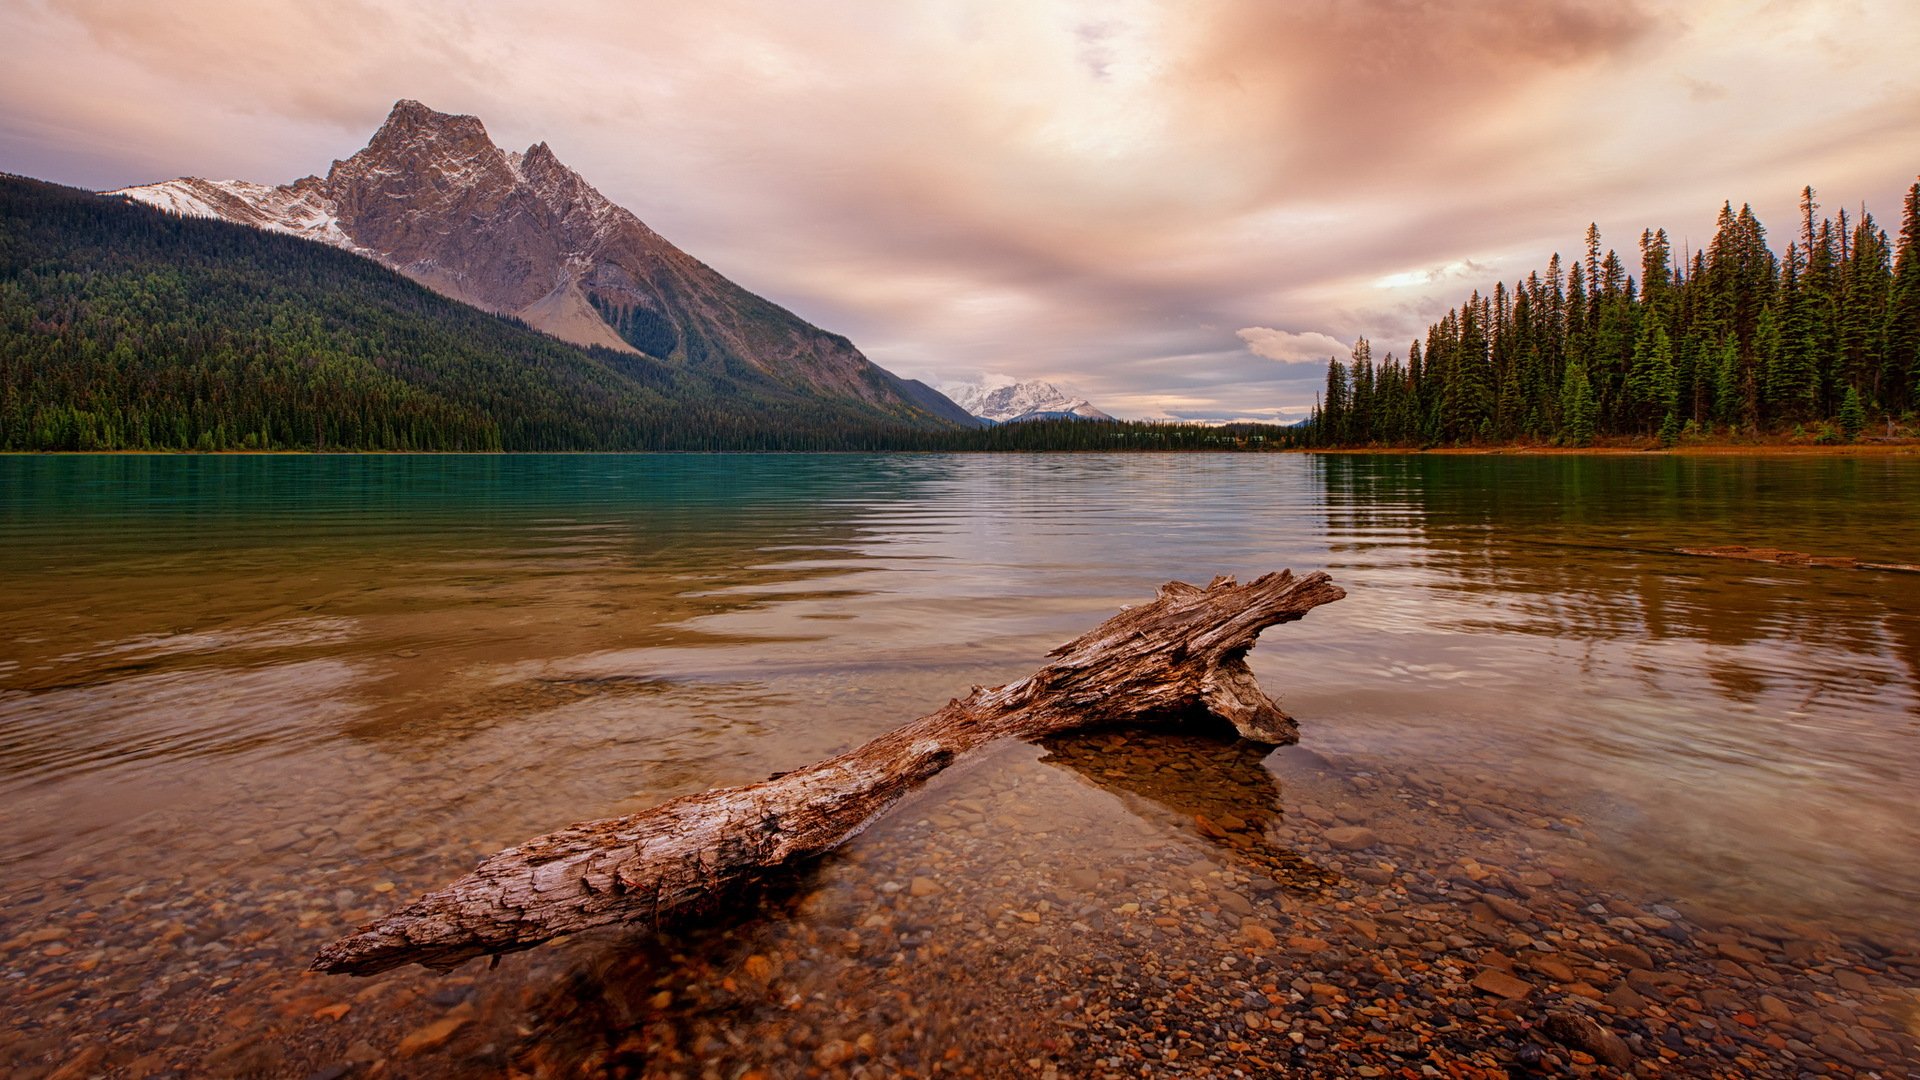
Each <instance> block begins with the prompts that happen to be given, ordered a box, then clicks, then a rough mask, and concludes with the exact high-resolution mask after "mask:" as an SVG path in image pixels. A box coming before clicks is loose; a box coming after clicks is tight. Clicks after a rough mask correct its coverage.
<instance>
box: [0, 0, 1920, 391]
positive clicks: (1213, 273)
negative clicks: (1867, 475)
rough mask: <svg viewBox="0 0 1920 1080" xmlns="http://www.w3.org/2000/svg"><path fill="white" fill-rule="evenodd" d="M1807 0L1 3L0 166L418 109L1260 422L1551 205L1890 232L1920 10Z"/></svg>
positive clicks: (1549, 226) (180, 150) (220, 159)
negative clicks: (1825, 218) (1813, 191)
mask: <svg viewBox="0 0 1920 1080" xmlns="http://www.w3.org/2000/svg"><path fill="white" fill-rule="evenodd" d="M1840 2H1841V0H1832V2H1828V0H1805V2H1803V3H1795V4H1779V3H1774V4H1765V5H1754V4H1751V3H1747V2H1745V0H1538V2H1536V3H1528V4H1521V5H1515V4H1511V3H1504V2H1495V0H1458V2H1448V3H1433V2H1416V0H1299V2H1286V3H1274V2H1271V0H969V2H959V0H924V2H920V3H913V4H896V5H874V4H871V3H867V2H864V0H817V2H814V3H808V4H783V3H779V2H777V0H709V2H707V3H702V4H699V5H687V4H675V3H670V2H666V0H578V2H577V3H574V4H571V5H568V6H567V10H566V13H565V14H564V15H556V14H554V13H553V11H552V10H551V9H550V6H549V5H543V4H540V3H538V2H537V0H493V2H489V3H486V4H468V3H463V2H459V0H411V2H406V3H402V2H399V0H341V2H340V3H338V4H336V5H332V6H329V7H327V8H324V9H321V8H316V7H314V6H313V5H311V4H302V3H300V2H298V0H252V2H250V3H247V4H244V5H235V4H233V3H231V2H227V0H171V2H169V3H166V4H137V5H130V4H126V3H121V2H118V0H31V2H27V3H13V4H7V3H0V100H4V101H5V102H6V103H7V107H6V108H5V109H0V169H6V170H8V171H14V172H23V173H27V174H30V175H36V176H41V177H45V178H47V179H52V180H57V181H61V182H65V183H74V184H81V185H86V186H91V187H97V188H107V187H117V186H121V185H125V184H131V183H140V182H147V181H152V180H157V179H162V178H166V177H170V176H178V175H183V174H196V175H203V176H214V177H240V178H246V179H254V180H263V181H274V182H280V181H286V180H291V179H294V178H296V177H299V176H303V175H305V174H307V173H311V172H316V171H324V170H325V169H326V167H327V164H328V163H329V162H330V161H331V160H333V159H334V158H338V157H345V156H347V155H349V154H351V153H352V152H353V151H355V150H356V149H358V148H359V147H360V146H361V145H362V144H363V143H364V142H365V140H366V138H367V136H368V135H369V134H371V132H372V131H373V129H374V128H375V127H376V126H377V125H378V124H379V122H380V120H381V118H382V117H383V116H384V115H385V114H386V111H387V109H388V107H389V106H390V105H391V104H392V102H393V100H394V99H396V98H400V97H411V98H417V99H419V100H422V101H424V102H426V103H427V104H429V105H431V106H433V107H435V108H438V109H442V110H446V111H449V112H461V113H472V114H474V115H477V116H479V117H481V118H482V119H483V120H484V121H485V123H486V125H487V128H488V130H489V132H491V133H492V135H493V136H494V137H495V139H496V140H497V141H499V142H500V143H502V144H503V145H506V146H509V147H515V148H519V147H524V146H526V145H528V144H530V143H532V142H535V141H540V140H545V141H547V142H548V143H549V144H550V145H552V146H553V148H554V150H555V152H556V153H557V154H558V155H559V156H560V158H561V159H562V160H563V161H565V162H567V164H569V165H571V166H573V167H574V168H576V169H578V170H579V171H580V172H581V173H582V174H583V175H585V176H586V177H587V178H588V179H589V180H591V181H592V182H593V183H594V184H595V185H596V186H598V187H599V188H600V189H601V190H602V191H603V192H604V193H605V194H607V195H608V196H609V197H610V198H612V199H614V200H615V201H616V202H619V203H620V204H622V205H624V206H626V207H628V208H629V209H632V210H633V211H634V212H635V213H637V214H638V215H639V216H640V217H641V218H642V219H643V220H645V221H646V222H647V223H648V224H649V225H651V226H653V227H654V228H655V229H656V230H658V231H659V232H660V233H661V234H662V235H664V236H666V237H667V238H668V239H670V240H672V241H673V242H674V243H676V244H678V245H680V246H681V247H683V248H685V249H686V250H687V251H688V252H689V253H691V254H692V255H694V256H695V257H697V258H699V259H701V260H702V261H705V262H707V263H708V264H710V265H712V266H714V267H715V268H716V269H718V270H720V271H721V272H722V273H724V274H726V275H728V276H729V277H732V278H733V279H735V280H736V281H738V282H740V283H741V284H742V285H744V286H746V287H747V288H749V289H752V290H754V291H755V292H759V293H761V294H763V295H765V296H767V297H769V298H770V299H772V300H774V301H775V302H777V303H780V304H782V305H783V306H785V307H788V308H791V309H793V310H795V311H797V312H798V313H800V314H801V315H802V316H803V317H805V318H807V319H809V320H812V321H813V322H816V323H818V324H820V325H822V326H824V327H827V328H828V329H831V330H835V331H839V332H842V333H845V334H847V335H848V336H850V337H851V338H852V339H853V340H854V341H855V342H856V343H857V344H859V346H860V347H861V348H862V350H864V351H865V352H866V353H867V354H868V355H869V356H871V357H873V358H874V359H875V360H876V361H878V362H880V363H882V364H884V365H886V366H888V367H890V368H893V369H894V370H896V371H900V372H901V373H903V374H909V375H912V376H915V377H921V378H927V379H929V380H931V381H934V382H954V381H962V380H966V379H969V378H970V377H972V376H973V375H974V374H975V373H978V372H1001V373H1005V374H1006V375H1008V376H1010V377H1018V378H1021V379H1031V378H1047V379H1050V380H1053V381H1057V382H1061V383H1071V384H1073V385H1076V386H1079V387H1081V388H1082V389H1083V390H1084V391H1085V392H1086V393H1087V394H1088V396H1089V397H1090V398H1091V399H1092V400H1093V401H1094V403H1095V404H1097V405H1100V406H1101V407H1102V408H1106V409H1108V410H1109V411H1114V412H1116V414H1118V415H1127V414H1128V413H1127V410H1128V409H1135V410H1138V412H1139V413H1141V414H1143V413H1145V412H1151V411H1155V410H1156V409H1159V406H1157V405H1155V404H1154V403H1155V402H1158V401H1167V402H1175V403H1177V407H1178V408H1179V410H1180V411H1181V412H1182V413H1190V414H1194V415H1214V416H1246V415H1259V414H1264V413H1268V412H1276V411H1281V410H1298V409H1303V408H1306V407H1309V406H1310V405H1311V404H1312V401H1313V391H1314V383H1315V381H1316V380H1315V378H1314V377H1313V376H1312V368H1313V366H1314V365H1313V364H1308V363H1305V362H1303V361H1313V362H1314V363H1315V364H1317V362H1318V361H1319V360H1322V359H1324V358H1325V356H1327V355H1329V354H1333V355H1344V354H1345V353H1346V352H1347V348H1346V346H1345V345H1344V344H1341V342H1346V341H1352V340H1353V339H1354V338H1355V337H1358V336H1361V335H1364V336H1366V337H1368V338H1369V339H1371V340H1373V341H1375V342H1378V343H1385V342H1396V343H1399V345H1400V347H1401V348H1404V343H1405V342H1407V341H1408V340H1411V339H1412V338H1414V337H1415V336H1418V335H1419V334H1421V333H1422V332H1423V328H1424V325H1425V323H1426V322H1427V321H1429V320H1430V319H1431V318H1432V317H1434V316H1435V315H1436V314H1438V313H1440V312H1443V311H1445V310H1446V308H1447V307H1449V306H1451V305H1453V304H1455V303H1458V302H1459V300H1460V299H1461V298H1462V296H1463V295H1464V294H1465V293H1466V292H1467V291H1468V290H1470V289H1474V288H1478V289H1480V290H1481V291H1482V292H1485V291H1488V290H1490V289H1491V288H1492V285H1493V282H1494V281H1495V280H1501V279H1504V280H1506V281H1508V282H1512V281H1513V280H1515V279H1516V278H1520V277H1524V276H1525V274H1526V273H1527V272H1528V271H1529V270H1532V269H1534V268H1536V267H1538V266H1540V265H1541V264H1543V263H1544V262H1545V260H1546V258H1547V256H1548V255H1550V254H1551V253H1552V252H1553V251H1555V250H1559V251H1561V252H1563V253H1570V252H1571V251H1573V250H1574V249H1575V248H1576V246H1577V245H1578V243H1579V240H1580V236H1581V233H1582V231H1583V230H1584V229H1585V227H1586V224H1587V223H1588V222H1589V221H1597V222H1599V224H1600V227H1601V229H1602V231H1603V233H1605V234H1606V235H1607V237H1608V238H1609V239H1610V240H1611V241H1614V242H1617V244H1618V246H1621V247H1622V248H1625V249H1630V248H1631V247H1632V238H1634V237H1637V236H1638V235H1639V234H1640V231H1641V229H1643V228H1646V227H1649V226H1653V225H1664V226H1665V227H1666V228H1667V229H1668V231H1669V233H1670V234H1672V235H1673V236H1674V238H1675V241H1676V244H1681V243H1685V242H1686V241H1687V239H1688V238H1689V237H1691V241H1692V246H1693V247H1695V248H1697V247H1699V246H1700V245H1701V244H1703V243H1704V242H1705V241H1706V239H1707V237H1708V235H1709V232H1710V230H1711V226H1712V222H1713V214H1714V211H1715V210H1717V209H1718V207H1719V206H1720V204H1721V202H1722V200H1725V199H1732V200H1733V201H1734V202H1735V203H1740V202H1745V201H1752V202H1753V204H1754V206H1755V209H1756V211H1758V212H1759V213H1760V214H1761V215H1762V217H1763V219H1765V220H1767V221H1768V222H1769V223H1770V224H1771V223H1773V222H1776V221H1778V222H1781V223H1783V224H1790V223H1792V222H1793V221H1794V220H1795V217H1794V210H1793V200H1794V196H1795V194H1796V193H1797V192H1798V191H1799V189H1800V187H1801V185H1803V184H1808V183H1811V184H1813V185H1814V186H1815V187H1817V188H1818V189H1819V190H1820V191H1821V193H1822V196H1823V197H1824V198H1825V199H1826V200H1827V201H1828V202H1829V203H1830V204H1832V205H1836V206H1838V205H1848V206H1852V205H1855V204H1857V203H1858V202H1859V201H1861V200H1863V199H1864V200H1866V201H1867V202H1868V204H1869V205H1870V206H1871V207H1872V208H1873V209H1874V210H1875V211H1876V212H1877V213H1878V214H1879V216H1880V217H1882V218H1883V219H1891V218H1893V217H1894V216H1896V214H1897V209H1898V206H1899V200H1900V197H1901V195H1902V194H1903V193H1904V191H1905V188H1906V184H1907V183H1909V182H1911V179H1912V176H1913V165H1912V160H1911V148H1912V147H1913V146H1914V145H1916V144H1920V109H1916V108H1915V102H1916V101H1920V69H1916V68H1915V66H1914V65H1913V64H1912V63H1911V62H1910V58H1909V57H1908V56H1907V55H1906V53H1907V52H1908V51H1910V49H1911V43H1912V42H1913V41H1914V40H1920V6H1916V5H1913V4H1912V3H1910V2H1907V0H1844V10H1842V8H1841V6H1839V5H1840ZM316 12H319V14H316ZM75 71H85V72H86V73H87V77H86V78H85V79H76V78H74V77H73V73H74V72H75ZM1690 80H1691V81H1690ZM1695 82H1697V83H1698V84H1699V85H1698V87H1695V85H1694V83H1695ZM1700 88H1706V92H1705V93H1704V94H1702V93H1699V92H1695V91H1697V90H1699V89H1700ZM1713 88H1724V90H1725V93H1724V95H1718V96H1716V91H1715V90H1714V89H1713ZM1775 232H1776V235H1779V234H1780V232H1781V230H1780V229H1779V228H1776V230H1775ZM1629 261H1630V262H1631V261H1633V260H1632V259H1631V257H1630V258H1629ZM1431 268H1437V269H1431ZM1383 280H1388V281H1391V282H1392V284H1393V285H1394V287H1393V288H1390V289H1381V288H1379V287H1377V286H1378V285H1379V284H1380V283H1382V282H1383ZM1303 326H1312V327H1315V328H1317V333H1318V334H1320V335H1321V336H1322V337H1324V338H1325V339H1326V340H1324V341H1319V342H1317V343H1314V344H1311V345H1308V344H1306V343H1305V342H1299V343H1295V344H1289V339H1287V338H1285V337H1282V336H1279V335H1283V334H1285V333H1286V332H1285V331H1281V330H1277V329H1271V328H1274V327H1303ZM1238 328H1246V329H1245V330H1240V329H1238ZM1249 332H1251V333H1254V334H1255V336H1256V337H1258V338H1260V340H1261V342H1262V344H1260V345H1258V346H1256V344H1255V342H1254V340H1253V339H1249V338H1248V337H1247V336H1246V334H1247V333H1249ZM1266 335H1275V336H1273V337H1271V338H1269V337H1266ZM1306 336H1309V335H1307V334H1306V333H1305V332H1300V333H1298V334H1296V335H1295V337H1306ZM1336 339H1337V340H1336ZM1382 351H1385V350H1384V349H1382ZM1256 353H1257V355H1256ZM1275 354H1278V357H1276V356H1275ZM1275 358H1280V359H1282V360H1283V361H1285V362H1282V363H1274V362H1273V360H1274V359H1275ZM1116 403H1118V404H1116Z"/></svg>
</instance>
